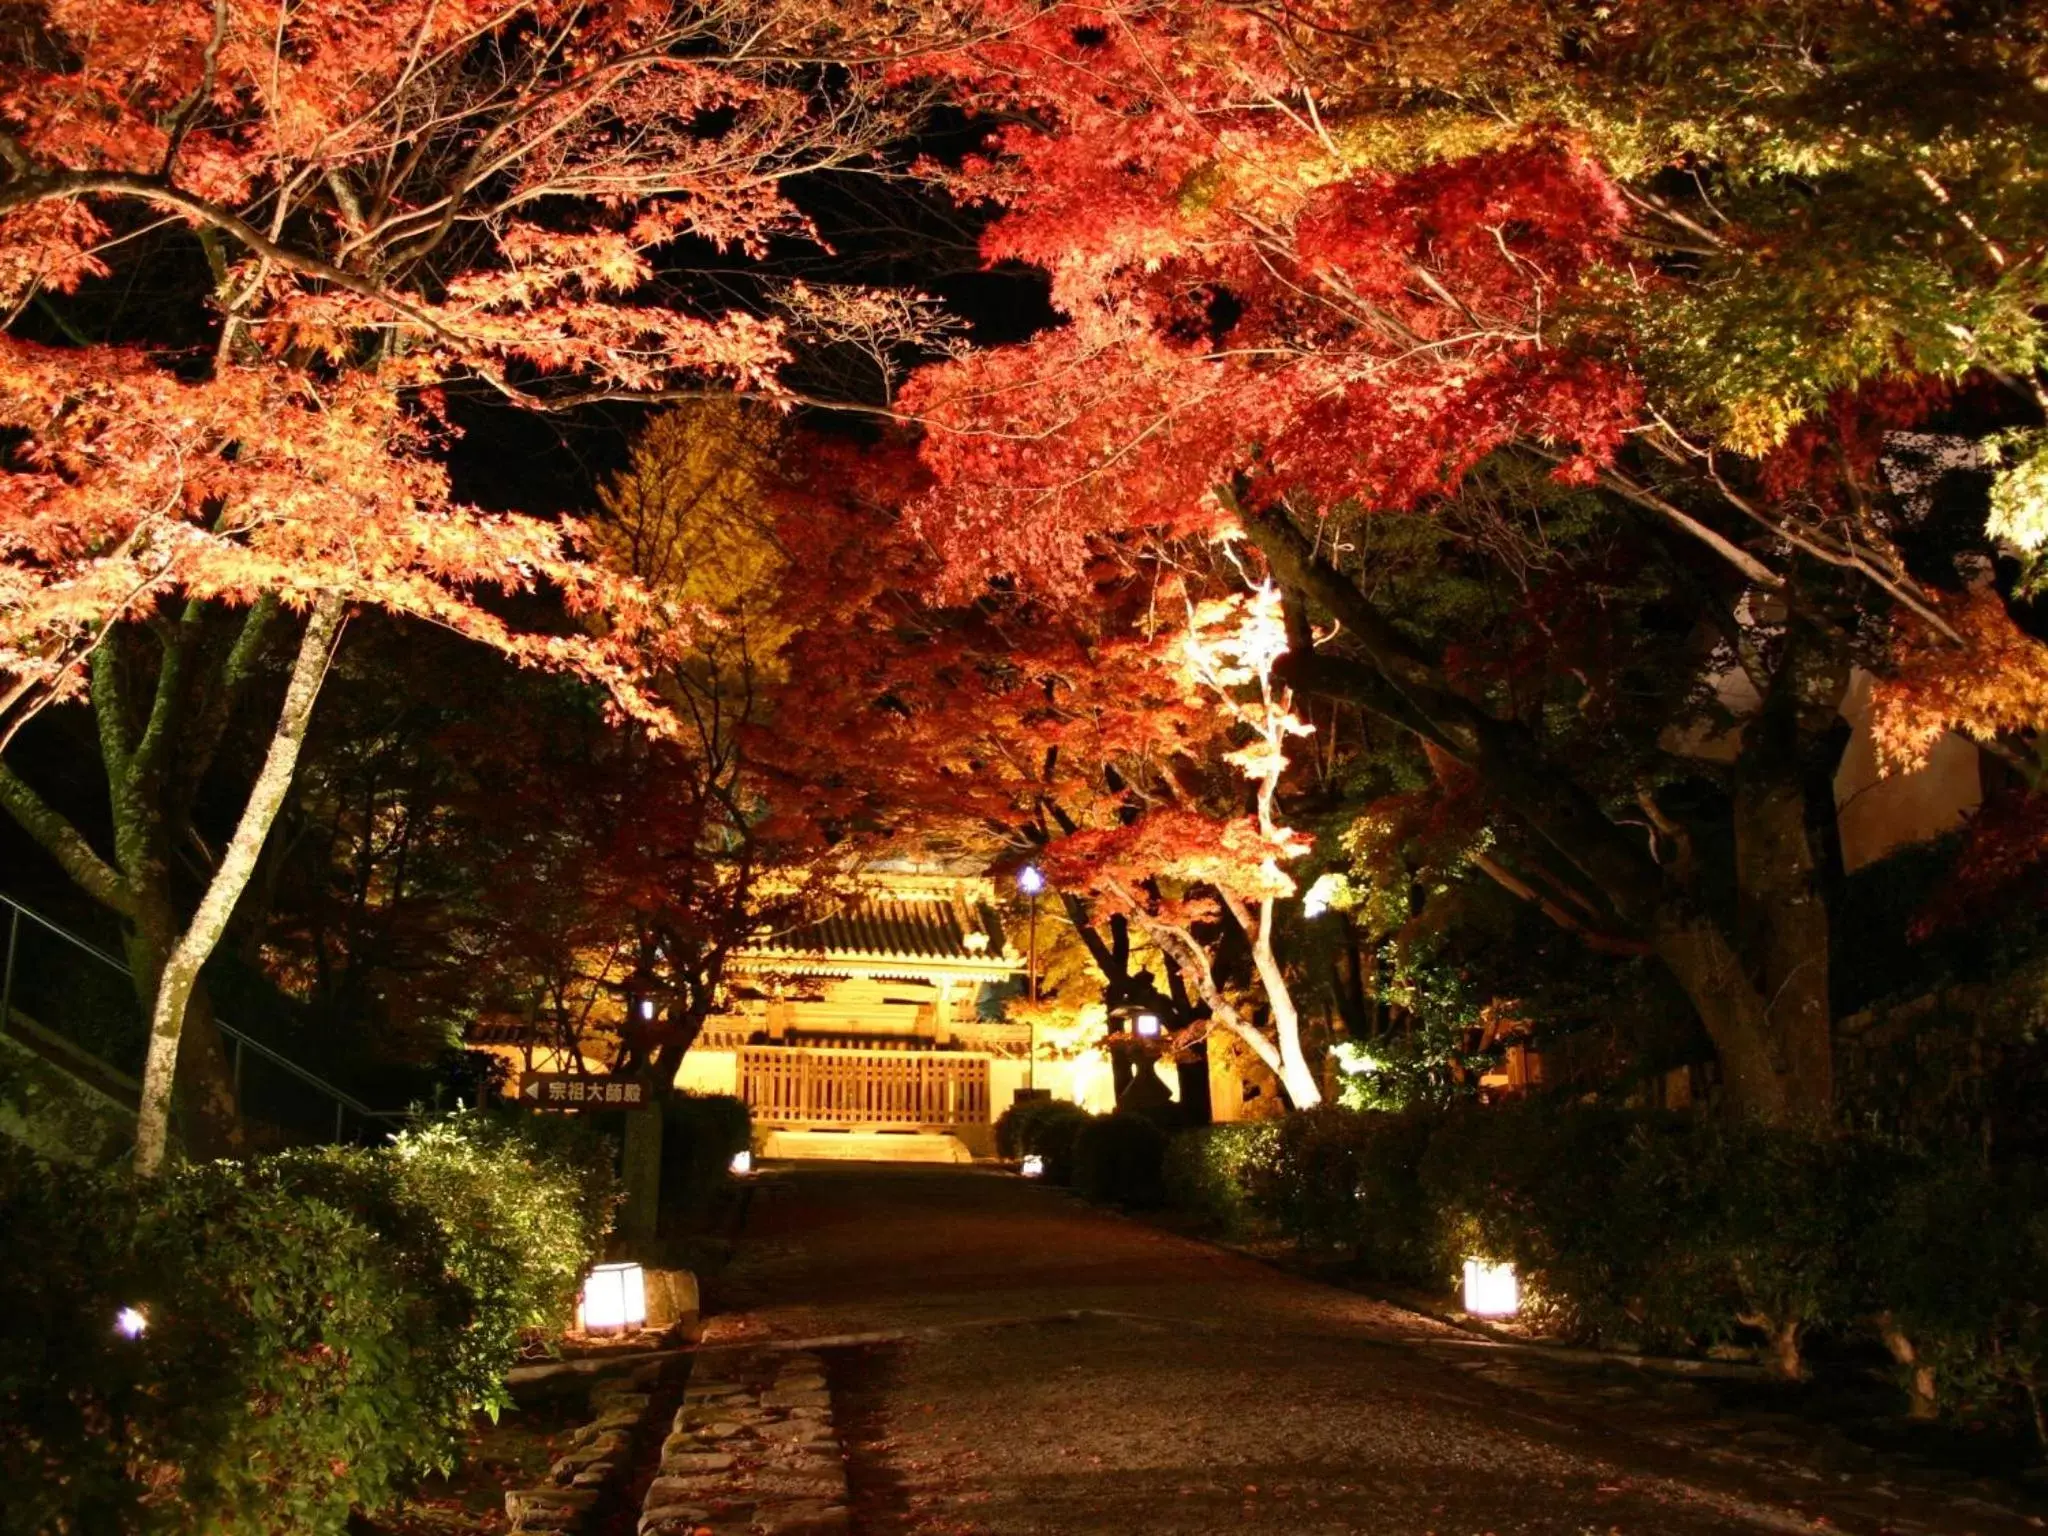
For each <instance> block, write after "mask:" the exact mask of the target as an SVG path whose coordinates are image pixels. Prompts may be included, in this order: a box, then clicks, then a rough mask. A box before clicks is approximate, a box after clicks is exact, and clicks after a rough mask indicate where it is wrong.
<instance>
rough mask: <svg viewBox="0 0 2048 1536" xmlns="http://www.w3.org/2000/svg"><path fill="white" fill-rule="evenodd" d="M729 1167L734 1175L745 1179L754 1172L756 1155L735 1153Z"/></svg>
mask: <svg viewBox="0 0 2048 1536" xmlns="http://www.w3.org/2000/svg"><path fill="white" fill-rule="evenodd" d="M727 1166H728V1167H730V1168H731V1170H732V1171H733V1172H734V1173H736V1174H739V1175H741V1176H742V1177H744V1176H745V1175H747V1174H750V1173H752V1172H753V1171H754V1154H753V1153H752V1152H735V1153H733V1155H732V1162H731V1163H730V1164H728V1165H727Z"/></svg>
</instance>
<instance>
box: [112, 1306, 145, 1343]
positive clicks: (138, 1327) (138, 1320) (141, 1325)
mask: <svg viewBox="0 0 2048 1536" xmlns="http://www.w3.org/2000/svg"><path fill="white" fill-rule="evenodd" d="M114 1332H116V1333H118V1334H119V1335H121V1337H122V1338H124V1339H139V1338H141V1337H142V1336H143V1335H144V1334H145V1333H147V1332H149V1319H148V1318H147V1317H146V1316H144V1315H143V1312H142V1309H141V1308H140V1307H123V1308H122V1309H121V1310H120V1311H119V1312H117V1313H115V1314H114Z"/></svg>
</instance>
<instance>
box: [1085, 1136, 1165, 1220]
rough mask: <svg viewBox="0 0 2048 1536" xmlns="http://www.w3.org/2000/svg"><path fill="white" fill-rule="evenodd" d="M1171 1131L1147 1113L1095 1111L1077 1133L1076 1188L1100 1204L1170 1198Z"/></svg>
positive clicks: (1147, 1203) (1148, 1204)
mask: <svg viewBox="0 0 2048 1536" xmlns="http://www.w3.org/2000/svg"><path fill="white" fill-rule="evenodd" d="M1165 1160H1166V1132H1164V1131H1163V1130H1161V1129H1160V1128H1159V1126H1158V1124H1157V1123H1156V1122H1154V1121H1152V1120H1150V1119H1148V1118H1147V1117H1145V1116H1143V1115H1129V1114H1118V1115H1094V1116H1091V1117H1089V1119H1088V1120H1087V1121H1086V1123H1084V1124H1083V1125H1082V1126H1081V1128H1080V1131H1079V1132H1078V1133H1077V1134H1076V1136H1075V1137H1074V1189H1075V1191H1076V1193H1078V1194H1079V1195H1080V1196H1081V1197H1082V1198H1083V1199H1084V1200H1093V1201H1095V1202H1096V1203H1097V1204H1099V1205H1128V1206H1135V1207H1138V1208H1140V1209H1147V1210H1149V1209H1150V1208H1152V1207H1153V1206H1157V1205H1163V1204H1165V1203H1166V1184H1165V1179H1164V1176H1163V1171H1162V1167H1161V1165H1162V1164H1163V1163H1164V1162H1165Z"/></svg>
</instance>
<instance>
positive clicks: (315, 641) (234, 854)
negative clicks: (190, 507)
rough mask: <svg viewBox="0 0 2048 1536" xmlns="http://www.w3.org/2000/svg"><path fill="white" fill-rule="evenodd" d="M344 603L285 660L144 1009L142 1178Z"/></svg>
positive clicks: (160, 1162)
mask: <svg viewBox="0 0 2048 1536" xmlns="http://www.w3.org/2000/svg"><path fill="white" fill-rule="evenodd" d="M345 610H346V604H345V603H344V602H343V600H342V599H341V598H339V597H324V598H322V599H320V601H319V602H318V603H317V604H315V606H314V608H313V612H312V614H311V616H310V617H309V618H308V620H307V622H306V633H305V635H304V636H303V638H301V640H300V641H299V653H298V657H297V659H296V660H295V661H294V662H293V664H292V675H291V682H290V684H289V686H288V687H287V688H286V689H285V697H284V708H283V710H282V711H281V712H280V713H279V715H278V721H277V729H276V730H275V731H274V732H273V733H272V734H271V738H270V749H269V751H268V752H266V753H265V754H264V758H263V767H262V769H261V770H260V771H259V772H258V773H257V775H256V782H255V784H254V785H253V786H252V787H251V789H250V791H249V798H248V800H247V802H246V803H245V804H244V805H243V807H242V815H241V819H240V820H239V821H238V822H237V823H236V825H235V832H234V836H233V837H232V838H230V839H229V841H228V846H227V848H226V850H225V851H224V852H223V853H222V855H221V859H220V863H219V865H218V867H216V869H215V870H214V873H213V879H212V880H211V881H209V882H208V884H207V887H206V894H205V895H204V896H202V897H201V898H200V900H199V907H198V910H197V911H195V912H194V913H193V914H192V920H191V922H190V923H188V924H187V925H186V927H185V931H184V933H182V934H181V935H179V937H178V939H177V941H176V942H175V943H174V944H173V945H172V946H171V950H170V953H169V954H168V955H167V956H166V957H165V959H164V963H163V967H162V971H161V973H160V975H159V977H158V981H157V989H156V997H155V999H154V1002H153V1005H152V1007H151V1010H150V1020H149V1055H148V1058H147V1059H146V1061H145V1062H144V1065H143V1073H142V1103H141V1108H140V1112H139V1113H138V1115H137V1117H136V1128H135V1171H136V1173H137V1174H138V1175H140V1176H142V1177H144V1178H150V1177H154V1176H155V1175H157V1174H159V1173H161V1172H162V1171H163V1166H164V1159H165V1156H166V1154H167V1152H168V1149H169V1138H170V1111H171V1088H172V1084H173V1082H174V1081H175V1079H176V1070H177V1064H178V1057H179V1054H180V1041H181V1038H182V1036H183V1034H184V1026H185V1016H186V1011H187V1008H188V1006H189V1004H190V1002H191V999H192V989H193V988H194V987H195V986H197V985H198V982H199V968H200V967H201V966H202V965H204V964H205V963H206V957H207V956H208V955H210V954H212V953H213V949H214V946H215V945H216V944H218V943H219V942H220V937H221V934H222V933H223V932H224V931H225V930H226V928H227V925H228V918H229V917H230V916H231V915H233V913H234V910H235V902H236V901H237V900H238V899H239V898H240V896H241V894H242V888H243V887H244V886H246V885H247V884H248V883H249V877H250V875H252V874H253V873H254V872H255V869H256V859H257V856H258V855H259V854H261V853H262V851H263V841H264V839H265V838H266V837H267V836H268V835H269V833H270V827H271V824H272V823H273V822H275V821H276V820H277V813H278V811H279V810H280V809H281V808H282V807H283V805H284V799H285V795H286V793H287V792H288V791H289V790H290V788H291V783H292V775H293V774H294V773H295V772H296V771H297V769H298V764H299V752H300V749H301V748H302V747H303V746H304V744H305V739H306V727H307V724H308V723H309V722H310V721H311V719H312V716H313V704H314V701H315V700H316V699H318V698H319V696H320V685H321V683H322V682H323V681H324V680H325V678H326V675H327V664H328V661H329V659H330V658H331V657H332V656H333V654H334V646H335V642H336V640H337V639H338V638H339V636H340V632H341V625H342V618H343V615H344V612H345Z"/></svg>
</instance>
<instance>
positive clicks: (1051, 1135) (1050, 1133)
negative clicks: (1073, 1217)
mask: <svg viewBox="0 0 2048 1536" xmlns="http://www.w3.org/2000/svg"><path fill="white" fill-rule="evenodd" d="M1016 1107H1017V1108H1019V1109H1021V1110H1023V1111H1024V1112H1023V1113H1022V1114H1019V1115H1017V1116H1016V1118H1015V1119H1013V1120H1012V1121H1011V1125H1012V1127H1013V1130H1012V1134H1013V1136H1014V1141H1015V1145H1016V1147H1017V1149H1018V1153H1017V1155H1018V1156H1020V1157H1022V1156H1025V1155H1036V1156H1038V1157H1041V1158H1043V1159H1044V1160H1045V1177H1046V1178H1047V1179H1048V1180H1049V1181H1050V1182H1052V1183H1054V1184H1071V1183H1073V1182H1074V1151H1075V1143H1076V1142H1077V1141H1078V1140H1079V1139H1080V1135H1081V1129H1082V1127H1083V1126H1085V1125H1087V1124H1088V1122H1089V1121H1090V1120H1092V1119H1094V1118H1095V1117H1094V1116H1093V1115H1091V1114H1089V1113H1088V1111H1087V1110H1085V1109H1083V1108H1081V1106H1080V1105H1078V1104H1070V1103H1068V1102H1067V1101H1066V1100H1065V1099H1028V1100H1026V1101H1025V1102H1024V1104H1022V1105H1019V1106H1016Z"/></svg>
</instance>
